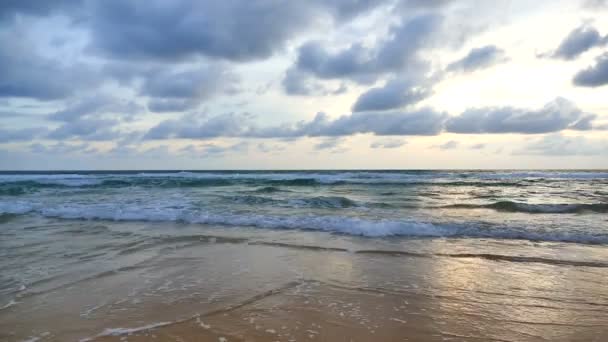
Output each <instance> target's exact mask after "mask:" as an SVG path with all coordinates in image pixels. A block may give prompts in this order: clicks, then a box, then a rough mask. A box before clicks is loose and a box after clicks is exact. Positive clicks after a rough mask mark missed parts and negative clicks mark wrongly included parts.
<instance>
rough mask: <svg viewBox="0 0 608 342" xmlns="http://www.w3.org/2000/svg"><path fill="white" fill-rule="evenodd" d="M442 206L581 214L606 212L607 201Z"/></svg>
mask: <svg viewBox="0 0 608 342" xmlns="http://www.w3.org/2000/svg"><path fill="white" fill-rule="evenodd" d="M444 208H460V209H479V208H485V209H494V210H496V211H504V212H513V213H519V212H521V213H530V214H581V213H587V212H592V213H608V203H589V204H528V203H520V202H512V201H500V202H495V203H490V204H480V205H477V204H452V205H448V206H444Z"/></svg>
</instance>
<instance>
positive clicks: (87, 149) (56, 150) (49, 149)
mask: <svg viewBox="0 0 608 342" xmlns="http://www.w3.org/2000/svg"><path fill="white" fill-rule="evenodd" d="M29 150H30V152H32V153H38V154H47V155H48V154H51V155H62V156H63V155H66V154H94V153H98V152H99V151H98V150H97V149H96V148H94V147H92V146H91V145H90V144H88V143H82V144H66V143H64V142H59V143H56V144H52V145H43V144H41V143H35V144H31V145H30V146H29Z"/></svg>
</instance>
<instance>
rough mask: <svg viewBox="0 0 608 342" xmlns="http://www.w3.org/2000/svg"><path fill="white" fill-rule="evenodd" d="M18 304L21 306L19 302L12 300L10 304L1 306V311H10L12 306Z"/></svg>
mask: <svg viewBox="0 0 608 342" xmlns="http://www.w3.org/2000/svg"><path fill="white" fill-rule="evenodd" d="M17 304H19V302H17V301H15V300H14V299H11V300H10V301H9V302H8V303H6V304H4V305H2V306H0V310H4V309H8V308H10V307H11V306H15V305H17Z"/></svg>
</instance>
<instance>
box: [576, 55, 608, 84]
mask: <svg viewBox="0 0 608 342" xmlns="http://www.w3.org/2000/svg"><path fill="white" fill-rule="evenodd" d="M573 82H574V84H575V85H577V86H581V87H601V86H604V85H606V84H608V53H604V54H602V55H601V56H599V57H597V58H596V59H595V64H594V65H592V66H590V67H588V68H587V69H583V70H581V71H579V72H578V73H577V74H576V75H575V76H574V79H573Z"/></svg>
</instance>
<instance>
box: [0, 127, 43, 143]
mask: <svg viewBox="0 0 608 342" xmlns="http://www.w3.org/2000/svg"><path fill="white" fill-rule="evenodd" d="M46 132H47V129H46V128H43V127H35V128H22V129H4V128H2V127H0V143H8V142H18V141H30V140H33V139H36V138H39V137H41V136H43V135H44V134H45V133H46Z"/></svg>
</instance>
